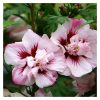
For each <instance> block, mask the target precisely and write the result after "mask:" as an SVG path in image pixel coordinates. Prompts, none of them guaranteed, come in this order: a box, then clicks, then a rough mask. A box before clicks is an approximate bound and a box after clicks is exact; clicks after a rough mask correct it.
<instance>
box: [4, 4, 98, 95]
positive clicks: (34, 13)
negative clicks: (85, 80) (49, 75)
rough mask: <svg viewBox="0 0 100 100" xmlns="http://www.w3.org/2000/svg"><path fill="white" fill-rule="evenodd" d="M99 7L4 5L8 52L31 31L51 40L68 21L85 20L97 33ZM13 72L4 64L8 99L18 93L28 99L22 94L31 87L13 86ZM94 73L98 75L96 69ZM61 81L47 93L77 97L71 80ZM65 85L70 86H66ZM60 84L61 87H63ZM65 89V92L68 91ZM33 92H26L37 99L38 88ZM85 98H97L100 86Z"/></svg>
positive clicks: (10, 67)
mask: <svg viewBox="0 0 100 100" xmlns="http://www.w3.org/2000/svg"><path fill="white" fill-rule="evenodd" d="M96 7H97V6H96V4H95V3H89V4H86V3H82V4H80V3H66V4H63V3H62V4H58V3H57V4H30V3H22V4H20V3H18V4H17V3H14V4H13V3H11V4H10V3H4V5H3V9H4V13H3V17H4V18H3V19H4V20H3V29H4V30H3V31H4V37H3V38H4V39H3V40H4V42H3V46H4V49H5V46H6V45H7V44H9V43H13V42H17V41H21V39H22V37H23V35H24V33H25V31H26V30H27V29H32V30H33V31H34V32H36V33H37V34H39V35H42V34H47V35H48V36H50V34H51V32H53V31H55V30H56V29H57V26H58V24H62V23H64V22H65V21H66V20H67V18H78V19H80V18H84V19H85V20H87V23H89V24H90V26H91V28H93V29H97V26H96V25H97V24H96V23H97V20H96V19H97V8H96ZM11 71H12V66H11V65H7V64H6V63H5V61H4V96H12V94H11V93H15V92H18V93H20V94H22V95H24V96H26V95H25V94H23V92H22V91H24V90H25V89H26V88H30V87H25V86H19V85H15V84H13V82H12V76H11ZM93 72H94V73H96V69H95V70H94V71H93ZM95 75H96V74H95ZM58 80H59V81H60V83H59V82H58V83H57V85H56V86H55V87H53V88H47V89H46V91H48V90H51V91H52V93H55V94H54V96H75V95H76V94H77V93H76V91H75V90H74V88H72V79H71V78H69V77H68V78H65V77H63V76H61V77H60V78H59V79H58ZM65 81H66V82H65ZM95 81H96V79H95ZM64 82H65V83H66V84H64ZM59 84H60V85H61V86H59ZM66 86H67V87H66ZM63 87H64V88H65V91H64V89H63ZM59 89H60V90H59ZM62 89H63V90H62ZM31 90H32V91H30V90H28V89H26V91H27V92H28V93H29V94H30V95H31V96H34V93H35V91H36V90H37V87H36V86H34V88H32V89H31ZM66 90H67V92H66ZM9 91H10V92H9ZM57 91H60V92H57ZM86 92H87V91H86ZM24 93H25V91H24ZM18 95H19V94H15V95H13V96H18ZM83 96H96V84H95V86H94V87H93V89H92V90H89V92H87V93H86V94H84V95H83Z"/></svg>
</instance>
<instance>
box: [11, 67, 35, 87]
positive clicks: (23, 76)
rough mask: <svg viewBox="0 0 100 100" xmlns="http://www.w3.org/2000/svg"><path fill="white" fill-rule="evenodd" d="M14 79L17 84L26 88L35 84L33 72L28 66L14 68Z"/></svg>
mask: <svg viewBox="0 0 100 100" xmlns="http://www.w3.org/2000/svg"><path fill="white" fill-rule="evenodd" d="M12 79H13V82H14V83H15V84H19V85H26V86H30V85H33V84H34V82H35V80H34V78H33V75H32V73H31V70H30V69H29V68H28V67H27V66H26V67H25V68H24V67H20V66H16V67H14V69H13V70H12Z"/></svg>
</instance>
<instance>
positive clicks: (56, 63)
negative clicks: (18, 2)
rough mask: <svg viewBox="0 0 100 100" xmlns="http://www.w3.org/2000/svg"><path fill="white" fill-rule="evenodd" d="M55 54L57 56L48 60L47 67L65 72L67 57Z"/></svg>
mask: <svg viewBox="0 0 100 100" xmlns="http://www.w3.org/2000/svg"><path fill="white" fill-rule="evenodd" d="M54 56H55V57H54V58H53V59H51V60H50V61H49V62H48V65H47V68H48V69H50V70H54V71H58V72H63V71H64V70H65V68H66V64H65V58H64V57H63V55H60V56H57V55H56V54H55V55H54Z"/></svg>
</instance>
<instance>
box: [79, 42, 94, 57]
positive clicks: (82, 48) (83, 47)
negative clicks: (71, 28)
mask: <svg viewBox="0 0 100 100" xmlns="http://www.w3.org/2000/svg"><path fill="white" fill-rule="evenodd" d="M78 46H79V50H78V52H77V54H78V55H84V56H86V57H88V58H92V57H93V54H92V51H91V47H90V46H89V43H82V42H79V43H78Z"/></svg>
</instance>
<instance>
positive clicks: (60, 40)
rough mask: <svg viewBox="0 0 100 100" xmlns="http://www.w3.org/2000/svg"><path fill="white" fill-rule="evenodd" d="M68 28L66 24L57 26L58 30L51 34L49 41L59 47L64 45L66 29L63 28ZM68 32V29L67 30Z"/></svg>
mask: <svg viewBox="0 0 100 100" xmlns="http://www.w3.org/2000/svg"><path fill="white" fill-rule="evenodd" d="M65 26H68V25H67V22H66V23H65V24H64V25H58V28H57V30H56V31H55V32H53V33H51V40H52V41H53V42H54V43H55V44H57V45H59V44H61V45H65V44H66V39H67V28H69V27H65ZM68 30H69V29H68Z"/></svg>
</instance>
